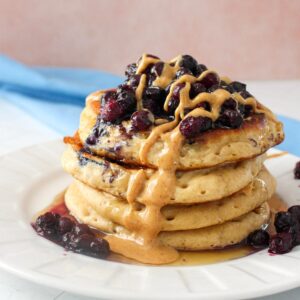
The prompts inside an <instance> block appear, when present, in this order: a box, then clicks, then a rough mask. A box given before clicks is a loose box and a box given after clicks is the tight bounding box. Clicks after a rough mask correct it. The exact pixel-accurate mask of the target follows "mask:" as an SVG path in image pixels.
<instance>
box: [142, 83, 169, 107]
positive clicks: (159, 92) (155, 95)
mask: <svg viewBox="0 0 300 300" xmlns="http://www.w3.org/2000/svg"><path fill="white" fill-rule="evenodd" d="M144 97H145V98H149V99H152V100H154V101H156V102H160V103H161V102H162V101H164V100H165V97H166V93H165V90H164V89H162V88H160V87H158V86H151V87H148V88H146V89H145V91H144Z"/></svg>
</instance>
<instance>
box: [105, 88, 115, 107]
mask: <svg viewBox="0 0 300 300" xmlns="http://www.w3.org/2000/svg"><path fill="white" fill-rule="evenodd" d="M116 97H117V94H116V91H113V90H111V91H107V92H105V94H103V95H102V97H101V106H104V105H105V104H106V103H107V102H108V101H110V100H111V99H116Z"/></svg>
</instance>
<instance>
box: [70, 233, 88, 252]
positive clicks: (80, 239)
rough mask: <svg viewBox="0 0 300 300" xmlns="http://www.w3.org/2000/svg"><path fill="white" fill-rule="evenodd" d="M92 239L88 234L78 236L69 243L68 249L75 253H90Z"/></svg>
mask: <svg viewBox="0 0 300 300" xmlns="http://www.w3.org/2000/svg"><path fill="white" fill-rule="evenodd" d="M93 240H94V237H93V236H92V235H89V234H81V235H80V236H77V237H75V238H74V239H71V240H70V242H69V245H70V248H72V249H73V250H75V251H76V252H83V253H86V252H90V251H91V243H92V242H93Z"/></svg>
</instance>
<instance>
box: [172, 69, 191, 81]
mask: <svg viewBox="0 0 300 300" xmlns="http://www.w3.org/2000/svg"><path fill="white" fill-rule="evenodd" d="M183 75H193V73H192V71H190V70H189V69H188V68H184V67H181V68H179V69H178V70H177V72H176V74H175V78H176V79H178V78H180V77H181V76H183Z"/></svg>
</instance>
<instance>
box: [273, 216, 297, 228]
mask: <svg viewBox="0 0 300 300" xmlns="http://www.w3.org/2000/svg"><path fill="white" fill-rule="evenodd" d="M293 224H294V220H293V217H292V214H291V213H289V212H284V211H280V212H278V213H276V215H275V221H274V226H275V228H276V231H277V232H288V231H289V230H290V228H291V227H292V226H293Z"/></svg>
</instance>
